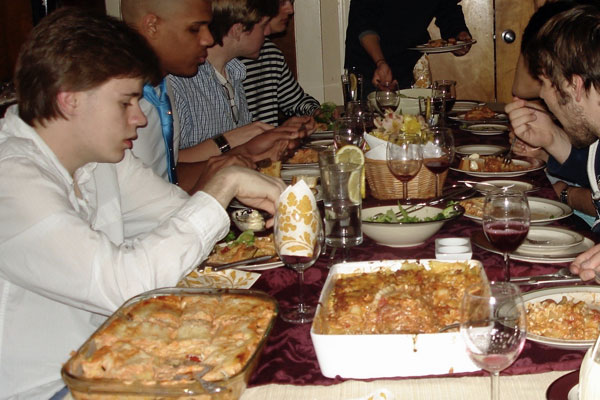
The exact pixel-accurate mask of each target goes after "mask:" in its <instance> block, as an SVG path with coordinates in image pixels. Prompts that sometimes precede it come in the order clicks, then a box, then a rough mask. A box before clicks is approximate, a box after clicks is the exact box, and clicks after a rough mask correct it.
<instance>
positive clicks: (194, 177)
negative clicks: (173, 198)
mask: <svg viewBox="0 0 600 400" xmlns="http://www.w3.org/2000/svg"><path fill="white" fill-rule="evenodd" d="M231 165H238V166H240V167H244V168H250V169H255V168H256V164H255V163H254V162H253V161H252V160H251V159H250V158H248V157H245V156H243V155H241V154H229V153H226V154H223V155H220V156H216V157H211V158H209V159H208V160H206V161H203V162H198V163H177V176H178V177H179V187H181V188H182V189H183V190H185V191H186V192H188V193H189V194H190V195H192V194H194V193H196V192H197V191H199V190H202V189H203V188H204V186H205V185H206V184H207V183H208V181H209V180H210V179H211V178H212V177H213V176H214V175H215V174H216V173H217V172H218V171H220V170H221V169H223V168H225V167H229V166H231Z"/></svg>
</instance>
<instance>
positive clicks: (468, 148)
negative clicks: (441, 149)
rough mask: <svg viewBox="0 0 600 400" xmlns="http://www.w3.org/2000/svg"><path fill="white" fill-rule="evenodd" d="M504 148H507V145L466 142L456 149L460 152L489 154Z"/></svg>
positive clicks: (464, 153) (465, 153)
mask: <svg viewBox="0 0 600 400" xmlns="http://www.w3.org/2000/svg"><path fill="white" fill-rule="evenodd" d="M503 150H506V147H504V146H496V145H494V144H465V145H463V146H458V147H456V149H455V151H456V152H457V153H458V154H463V155H470V154H479V155H481V156H489V155H492V154H496V153H498V152H500V151H503Z"/></svg>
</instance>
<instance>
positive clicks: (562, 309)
mask: <svg viewBox="0 0 600 400" xmlns="http://www.w3.org/2000/svg"><path fill="white" fill-rule="evenodd" d="M527 332H528V333H531V334H534V335H539V336H544V337H550V338H556V339H564V340H596V339H597V338H598V335H600V312H599V311H598V310H594V309H592V308H590V306H589V305H588V304H586V303H585V302H583V301H573V300H569V299H567V298H566V297H565V296H563V297H562V299H561V300H560V301H559V302H558V303H557V302H556V301H554V300H552V299H547V300H544V301H541V302H539V303H529V304H527Z"/></svg>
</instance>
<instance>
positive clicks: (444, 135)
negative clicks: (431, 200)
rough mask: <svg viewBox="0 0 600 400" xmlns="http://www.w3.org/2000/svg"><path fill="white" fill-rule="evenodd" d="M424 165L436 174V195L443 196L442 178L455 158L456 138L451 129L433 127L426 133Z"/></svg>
mask: <svg viewBox="0 0 600 400" xmlns="http://www.w3.org/2000/svg"><path fill="white" fill-rule="evenodd" d="M423 142H424V144H425V145H424V146H423V164H425V167H427V169H428V170H430V171H431V172H433V173H434V174H435V195H436V197H439V196H441V195H442V188H440V184H439V181H440V176H441V174H443V173H444V171H446V170H447V169H448V168H449V167H450V164H451V163H452V159H453V158H454V136H453V135H452V131H451V130H450V128H444V127H439V126H433V127H430V128H427V129H426V130H425V131H424V140H423Z"/></svg>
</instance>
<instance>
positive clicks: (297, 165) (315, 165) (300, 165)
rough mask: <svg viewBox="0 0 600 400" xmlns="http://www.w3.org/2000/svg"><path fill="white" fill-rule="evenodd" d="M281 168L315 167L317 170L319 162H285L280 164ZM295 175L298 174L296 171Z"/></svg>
mask: <svg viewBox="0 0 600 400" xmlns="http://www.w3.org/2000/svg"><path fill="white" fill-rule="evenodd" d="M281 168H282V169H310V168H312V169H314V168H316V169H317V171H318V170H319V163H298V164H290V163H285V164H281ZM282 172H283V171H282ZM295 175H298V174H297V173H296V174H295Z"/></svg>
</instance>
